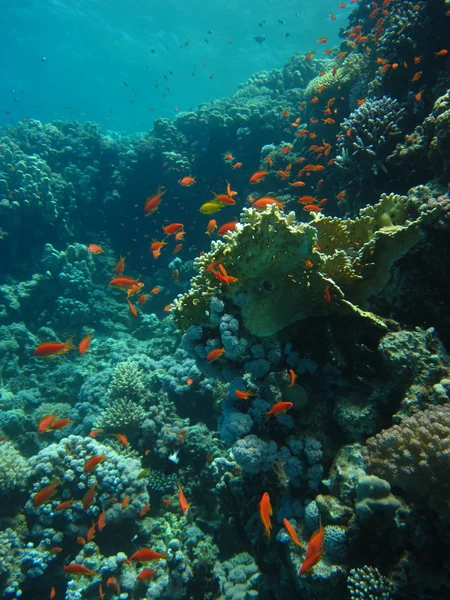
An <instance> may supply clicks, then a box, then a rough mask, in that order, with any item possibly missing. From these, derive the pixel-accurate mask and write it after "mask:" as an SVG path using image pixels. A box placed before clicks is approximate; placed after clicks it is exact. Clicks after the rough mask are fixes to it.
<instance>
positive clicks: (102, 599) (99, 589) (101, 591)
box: [98, 584, 106, 600]
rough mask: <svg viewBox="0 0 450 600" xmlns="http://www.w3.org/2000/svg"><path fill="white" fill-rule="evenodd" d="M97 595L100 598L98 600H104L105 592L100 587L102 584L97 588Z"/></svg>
mask: <svg viewBox="0 0 450 600" xmlns="http://www.w3.org/2000/svg"><path fill="white" fill-rule="evenodd" d="M98 595H99V596H100V600H105V596H106V594H105V592H104V591H103V586H102V584H100V585H99V586H98Z"/></svg>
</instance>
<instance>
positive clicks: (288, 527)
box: [283, 519, 301, 546]
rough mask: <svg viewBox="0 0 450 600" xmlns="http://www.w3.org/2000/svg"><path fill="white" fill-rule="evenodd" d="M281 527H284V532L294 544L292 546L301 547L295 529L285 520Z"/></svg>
mask: <svg viewBox="0 0 450 600" xmlns="http://www.w3.org/2000/svg"><path fill="white" fill-rule="evenodd" d="M283 525H284V526H285V528H286V531H287V532H288V534H289V537H290V538H291V540H292V541H293V542H294V544H295V545H296V546H301V544H300V540H299V539H298V536H297V534H296V532H295V529H294V528H293V527H292V525H291V524H290V523H289V521H288V520H287V519H283Z"/></svg>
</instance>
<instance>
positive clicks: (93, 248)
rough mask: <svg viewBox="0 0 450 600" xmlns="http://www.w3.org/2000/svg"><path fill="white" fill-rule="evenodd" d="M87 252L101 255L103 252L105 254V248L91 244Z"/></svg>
mask: <svg viewBox="0 0 450 600" xmlns="http://www.w3.org/2000/svg"><path fill="white" fill-rule="evenodd" d="M87 251H88V252H89V253H90V254H101V253H102V252H104V250H103V248H102V247H101V246H99V245H98V244H89V246H88V247H87Z"/></svg>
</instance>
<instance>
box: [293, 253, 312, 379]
mask: <svg viewBox="0 0 450 600" xmlns="http://www.w3.org/2000/svg"><path fill="white" fill-rule="evenodd" d="M311 266H312V263H311ZM289 377H290V379H291V384H290V386H289V387H294V384H295V380H296V379H297V375H296V374H295V373H294V371H293V370H292V369H289Z"/></svg>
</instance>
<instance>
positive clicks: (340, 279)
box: [173, 194, 438, 337]
mask: <svg viewBox="0 0 450 600" xmlns="http://www.w3.org/2000/svg"><path fill="white" fill-rule="evenodd" d="M437 214H438V209H432V210H430V211H428V212H424V213H420V212H419V209H418V208H417V206H416V205H415V204H414V203H413V202H412V201H411V200H408V198H406V197H404V196H398V195H396V194H389V195H386V194H384V195H383V196H382V197H381V199H380V201H379V202H378V203H377V204H376V205H375V206H368V207H366V208H364V209H362V210H361V211H360V214H359V216H358V217H357V218H355V219H354V220H352V219H340V218H337V217H334V218H333V217H325V216H322V215H320V214H319V215H314V218H313V220H312V221H311V223H309V224H305V223H298V222H297V221H296V218H295V213H294V212H291V213H289V214H287V215H286V214H284V213H283V212H282V211H280V210H279V209H278V208H277V207H276V206H275V205H270V206H268V207H267V208H266V210H264V211H263V212H260V211H257V210H255V209H253V208H247V209H244V210H243V213H242V215H241V223H240V224H238V225H237V226H236V229H235V231H234V232H232V233H230V234H228V235H226V236H224V239H225V241H224V242H221V241H218V242H213V244H212V246H211V251H210V252H209V253H207V254H205V255H203V256H201V257H200V258H197V259H196V261H195V266H196V268H197V269H198V270H199V275H197V276H196V277H194V278H193V280H192V281H191V288H190V290H189V291H188V292H187V293H185V294H182V295H181V296H179V297H178V298H177V300H176V301H175V303H174V308H173V314H174V316H175V320H176V323H177V325H178V327H179V328H180V329H182V330H183V329H186V328H187V327H188V326H189V325H191V324H195V325H203V326H206V325H208V324H209V321H208V315H209V312H208V311H209V304H210V300H211V298H212V297H213V296H214V295H216V294H217V292H218V290H219V289H220V294H221V298H222V299H229V300H231V301H232V302H233V303H234V304H235V305H237V306H240V308H241V317H242V320H243V323H244V325H245V327H246V328H247V330H248V331H249V332H250V333H252V334H253V335H257V336H260V337H266V336H270V335H273V334H275V333H277V332H278V331H280V330H281V329H283V328H284V327H286V326H288V325H291V324H293V323H295V322H297V321H301V320H303V319H306V318H308V317H318V316H325V315H329V314H339V315H353V316H357V317H360V318H364V319H369V321H370V322H371V323H372V324H374V325H375V326H377V327H381V328H385V325H384V323H383V321H382V320H381V319H379V318H377V317H375V315H373V314H371V313H369V312H364V311H365V310H366V309H367V308H368V300H369V298H370V297H371V296H372V295H374V294H378V293H379V292H381V290H382V289H383V287H384V286H385V285H386V283H387V282H388V280H389V277H390V268H391V266H392V265H393V264H394V263H395V262H396V261H397V260H398V259H399V258H401V257H402V256H403V255H404V254H405V253H406V252H408V251H409V250H410V249H411V248H412V247H413V246H415V245H416V244H417V243H418V242H419V241H420V240H421V239H422V226H423V225H424V224H426V223H427V222H429V221H430V220H432V219H433V218H434V217H435V216H436V215H437ZM212 263H216V270H217V269H218V267H217V265H218V264H219V263H220V265H222V266H223V267H224V268H225V270H226V272H227V273H228V275H231V276H232V277H234V278H237V279H238V281H237V282H233V283H229V285H225V284H224V283H221V282H219V281H218V280H217V279H216V277H215V275H214V273H213V272H212V270H211V269H209V270H208V267H209V266H210V265H211V264H212Z"/></svg>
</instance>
